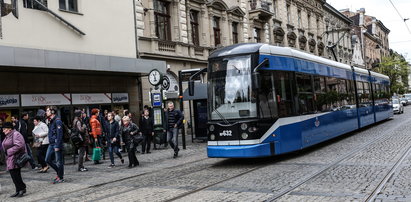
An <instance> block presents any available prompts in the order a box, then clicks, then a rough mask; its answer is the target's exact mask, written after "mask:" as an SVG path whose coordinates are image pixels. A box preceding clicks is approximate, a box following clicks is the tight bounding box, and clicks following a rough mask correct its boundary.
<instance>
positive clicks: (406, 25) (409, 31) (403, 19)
mask: <svg viewBox="0 0 411 202" xmlns="http://www.w3.org/2000/svg"><path fill="white" fill-rule="evenodd" d="M388 1H389V2H390V3H391V5H392V7H394V9H395V11H397V14H398V16H400V18H401V20H402V21H403V22H404V24H405V27H406V28H407V30H408V33H410V34H411V30H410V28H409V27H408V24H407V22H406V21H407V20H408V18H407V19H406V18H404V17H402V15H401V13H400V12H399V11H398V9H397V7H395V5H394V3H393V2H392V1H391V0H388Z"/></svg>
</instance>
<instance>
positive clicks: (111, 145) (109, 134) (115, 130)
mask: <svg viewBox="0 0 411 202" xmlns="http://www.w3.org/2000/svg"><path fill="white" fill-rule="evenodd" d="M104 126H105V127H104V128H105V131H106V141H107V147H108V153H109V156H110V161H111V165H110V166H109V168H113V167H114V166H115V164H114V154H113V153H116V154H117V156H118V157H119V158H120V161H121V163H124V159H123V157H122V156H121V153H120V152H119V150H118V149H119V147H120V139H121V138H120V125H119V124H118V123H117V121H115V120H114V114H113V113H111V112H109V113H108V114H107V121H105V124H104Z"/></svg>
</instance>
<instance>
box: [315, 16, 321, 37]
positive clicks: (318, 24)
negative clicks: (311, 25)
mask: <svg viewBox="0 0 411 202" xmlns="http://www.w3.org/2000/svg"><path fill="white" fill-rule="evenodd" d="M315 24H316V26H317V35H320V19H318V18H317V20H316V22H315Z"/></svg>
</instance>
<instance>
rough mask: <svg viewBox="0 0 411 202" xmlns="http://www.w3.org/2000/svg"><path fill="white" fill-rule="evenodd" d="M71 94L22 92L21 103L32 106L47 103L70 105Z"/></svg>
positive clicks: (45, 104)
mask: <svg viewBox="0 0 411 202" xmlns="http://www.w3.org/2000/svg"><path fill="white" fill-rule="evenodd" d="M70 104H71V98H70V94H22V95H21V105H22V106H23V107H30V106H47V105H70Z"/></svg>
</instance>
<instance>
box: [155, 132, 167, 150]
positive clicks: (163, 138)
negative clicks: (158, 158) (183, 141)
mask: <svg viewBox="0 0 411 202" xmlns="http://www.w3.org/2000/svg"><path fill="white" fill-rule="evenodd" d="M153 144H154V149H158V148H160V146H161V145H164V147H167V133H165V132H164V129H163V128H162V127H157V128H154V138H153ZM157 146H158V147H157Z"/></svg>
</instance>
